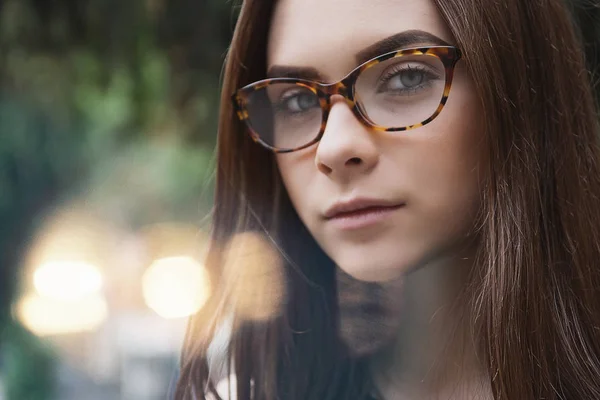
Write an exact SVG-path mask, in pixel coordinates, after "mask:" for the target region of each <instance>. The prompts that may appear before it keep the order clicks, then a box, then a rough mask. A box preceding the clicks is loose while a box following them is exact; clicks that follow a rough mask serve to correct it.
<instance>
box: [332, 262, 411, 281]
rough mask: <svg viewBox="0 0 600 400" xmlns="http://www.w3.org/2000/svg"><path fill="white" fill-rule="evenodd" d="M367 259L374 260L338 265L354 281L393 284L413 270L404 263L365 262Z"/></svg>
mask: <svg viewBox="0 0 600 400" xmlns="http://www.w3.org/2000/svg"><path fill="white" fill-rule="evenodd" d="M365 259H373V257H371V258H369V257H365V258H363V259H362V260H361V262H360V263H356V262H354V263H351V262H343V261H342V262H340V263H337V265H338V267H339V269H340V270H342V271H343V272H344V273H346V274H347V275H349V276H350V277H352V278H353V279H356V280H359V281H363V282H375V283H384V282H391V281H395V280H398V279H400V278H402V276H403V275H404V274H405V273H406V272H408V271H409V270H411V269H412V267H411V266H410V265H404V263H390V262H389V261H388V260H386V262H377V261H376V260H374V261H373V262H370V263H368V262H364V260H365Z"/></svg>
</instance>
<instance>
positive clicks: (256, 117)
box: [246, 83, 323, 149]
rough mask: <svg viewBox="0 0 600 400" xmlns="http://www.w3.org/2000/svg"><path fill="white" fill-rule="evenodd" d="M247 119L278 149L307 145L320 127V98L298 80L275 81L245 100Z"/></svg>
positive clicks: (255, 130)
mask: <svg viewBox="0 0 600 400" xmlns="http://www.w3.org/2000/svg"><path fill="white" fill-rule="evenodd" d="M246 110H247V111H248V122H249V124H250V126H251V127H252V129H253V130H254V132H256V133H257V134H258V136H259V137H260V138H261V140H262V141H263V142H265V143H267V144H268V145H270V146H273V147H276V148H279V149H294V148H298V147H301V146H304V145H306V144H308V143H309V142H310V141H312V140H313V139H314V138H315V137H316V136H317V135H318V134H319V130H320V128H321V120H322V115H323V112H322V110H321V106H320V103H319V97H318V96H317V94H316V93H315V92H313V91H312V90H311V89H309V88H307V87H305V86H302V85H298V84H295V83H274V84H271V85H269V86H266V87H264V88H262V89H260V90H257V91H255V92H252V93H251V94H250V95H248V97H247V99H246Z"/></svg>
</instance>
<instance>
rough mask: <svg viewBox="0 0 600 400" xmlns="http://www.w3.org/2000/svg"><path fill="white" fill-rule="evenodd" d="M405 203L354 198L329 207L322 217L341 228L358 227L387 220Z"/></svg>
mask: <svg viewBox="0 0 600 400" xmlns="http://www.w3.org/2000/svg"><path fill="white" fill-rule="evenodd" d="M404 206H405V203H403V202H392V201H385V200H378V199H354V200H351V201H348V202H340V203H336V204H334V205H333V206H332V207H330V208H329V209H328V210H327V211H326V212H325V213H324V214H323V216H324V219H325V220H326V221H329V222H331V223H333V224H335V225H337V226H338V227H339V228H342V229H358V228H364V227H366V226H369V225H373V224H376V223H379V222H384V221H386V220H387V218H388V217H389V216H391V214H392V213H394V212H395V211H397V210H399V209H400V208H403V207H404Z"/></svg>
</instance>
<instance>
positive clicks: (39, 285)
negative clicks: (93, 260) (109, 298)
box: [33, 261, 102, 300]
mask: <svg viewBox="0 0 600 400" xmlns="http://www.w3.org/2000/svg"><path fill="white" fill-rule="evenodd" d="M33 284H34V286H35V288H36V290H37V292H38V293H39V294H40V295H42V296H45V297H48V298H53V299H59V300H60V299H62V300H77V299H80V298H83V297H86V296H88V295H91V294H94V293H98V292H99V291H100V289H101V287H102V275H101V274H100V271H99V270H98V268H96V267H95V266H93V265H91V264H88V263H86V262H78V261H51V262H47V263H45V264H43V265H41V266H40V267H39V268H38V269H36V271H35V272H34V274H33Z"/></svg>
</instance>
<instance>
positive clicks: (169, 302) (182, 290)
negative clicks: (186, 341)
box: [142, 257, 210, 318]
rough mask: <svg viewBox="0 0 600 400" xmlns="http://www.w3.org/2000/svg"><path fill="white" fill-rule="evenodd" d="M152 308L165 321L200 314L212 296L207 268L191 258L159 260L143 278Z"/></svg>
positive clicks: (145, 293) (147, 300) (146, 298)
mask: <svg viewBox="0 0 600 400" xmlns="http://www.w3.org/2000/svg"><path fill="white" fill-rule="evenodd" d="M142 287H143V294H144V299H145V300H146V304H147V305H148V307H150V308H151V309H153V310H154V311H155V312H156V313H157V314H158V315H160V316H161V317H163V318H182V317H187V316H189V315H192V314H194V313H195V312H197V311H198V310H199V309H200V308H202V306H203V305H204V303H206V300H207V299H208V297H209V296H210V282H209V277H208V273H207V271H206V269H205V268H204V267H203V266H202V265H200V264H199V263H198V262H196V261H195V260H194V259H192V258H190V257H168V258H163V259H160V260H156V261H155V262H154V263H153V264H152V265H151V266H150V267H149V268H148V270H147V271H146V272H145V273H144V276H143V277H142Z"/></svg>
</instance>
